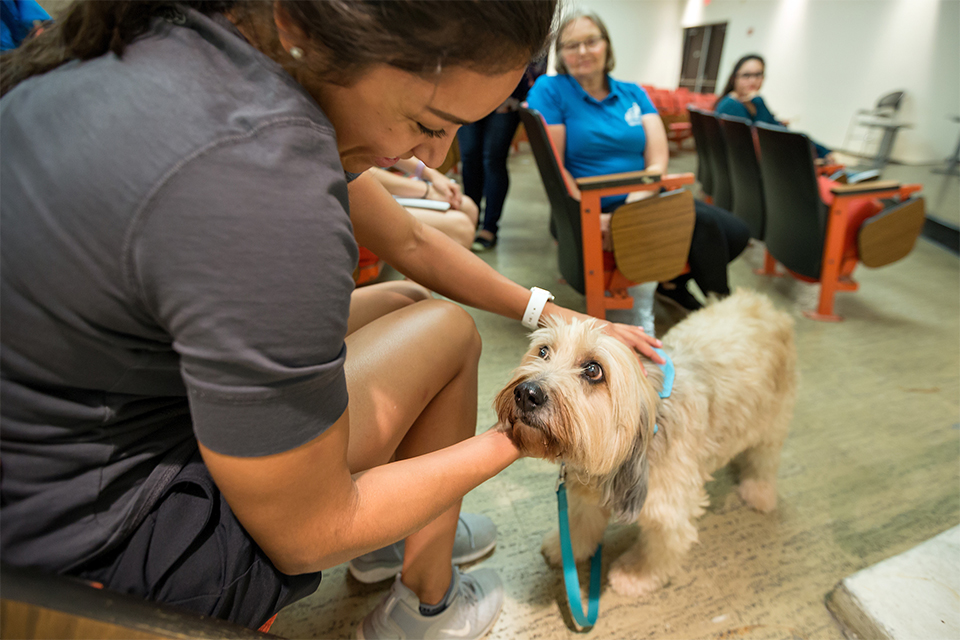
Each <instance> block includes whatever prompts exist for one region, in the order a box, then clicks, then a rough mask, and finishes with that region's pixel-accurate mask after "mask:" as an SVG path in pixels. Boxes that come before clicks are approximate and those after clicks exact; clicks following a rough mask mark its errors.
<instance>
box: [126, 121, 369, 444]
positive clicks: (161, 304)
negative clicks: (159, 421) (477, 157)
mask: <svg viewBox="0 0 960 640" xmlns="http://www.w3.org/2000/svg"><path fill="white" fill-rule="evenodd" d="M127 252H128V256H129V258H128V259H129V281H130V286H133V287H135V288H136V289H137V290H138V291H137V295H138V297H139V298H140V299H141V300H142V302H143V304H144V306H145V308H146V312H147V313H150V314H152V315H153V316H154V318H155V320H156V321H157V322H158V323H159V324H160V325H161V326H162V327H164V328H165V329H166V330H167V331H168V332H169V334H170V335H171V336H172V338H173V348H174V349H175V350H176V352H177V353H178V354H179V356H180V363H181V372H182V375H183V380H184V383H185V384H186V387H187V393H188V398H189V402H190V412H191V416H192V419H193V424H194V431H195V433H196V436H197V438H198V440H199V441H200V442H202V443H203V444H204V445H205V446H207V447H209V448H210V449H213V450H214V451H217V452H219V453H223V454H227V455H235V456H262V455H269V454H273V453H278V452H281V451H286V450H289V449H292V448H294V447H297V446H299V445H301V444H304V443H306V442H308V441H309V440H311V439H313V438H315V437H316V436H318V435H319V434H320V433H322V432H323V431H324V430H325V429H327V428H328V427H329V426H330V425H332V424H333V423H334V422H335V421H336V420H337V419H338V418H339V417H340V416H341V415H342V414H343V412H344V411H345V410H346V407H347V388H346V380H345V376H344V370H343V363H344V358H345V356H346V347H345V344H344V337H345V335H346V328H347V317H348V314H349V309H350V294H351V293H352V291H353V287H354V283H353V278H352V270H353V267H354V266H355V265H356V263H357V245H356V241H355V240H354V238H353V230H352V227H351V225H350V219H349V214H348V200H347V185H346V179H345V176H344V172H343V169H342V167H341V166H340V162H339V158H338V157H337V153H336V144H335V139H334V136H333V132H332V131H331V130H329V129H324V128H323V127H320V126H319V125H316V124H306V123H305V121H303V120H297V121H295V122H293V123H291V122H286V123H274V124H271V125H268V126H264V127H261V128H259V129H257V130H255V131H252V132H251V133H250V134H248V135H245V136H238V137H235V138H231V139H227V140H221V141H219V142H218V143H216V144H214V145H211V146H210V147H208V148H207V149H205V150H202V151H201V152H199V153H197V154H195V156H194V157H192V158H191V159H188V160H187V161H185V162H183V163H182V166H180V167H178V168H175V169H174V170H173V171H172V172H171V174H170V175H169V177H168V178H167V179H166V180H165V181H164V183H163V184H162V185H161V186H160V188H159V189H158V190H157V191H156V193H155V194H154V196H153V197H152V198H151V200H150V202H149V203H148V204H147V206H145V207H144V209H143V211H142V213H141V214H140V215H139V216H138V218H137V221H136V222H135V224H134V226H133V227H132V228H131V231H130V234H129V241H128V243H127Z"/></svg>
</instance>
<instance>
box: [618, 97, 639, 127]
mask: <svg viewBox="0 0 960 640" xmlns="http://www.w3.org/2000/svg"><path fill="white" fill-rule="evenodd" d="M623 119H624V120H626V121H627V124H628V125H630V126H631V127H635V126H637V125H639V124H643V112H642V111H640V105H638V104H637V103H636V102H634V103H633V106H632V107H630V108H629V109H627V112H626V113H625V114H623Z"/></svg>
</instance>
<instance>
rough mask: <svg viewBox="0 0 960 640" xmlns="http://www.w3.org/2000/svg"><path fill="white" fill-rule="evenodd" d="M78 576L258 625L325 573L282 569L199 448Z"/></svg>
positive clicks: (304, 593)
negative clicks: (121, 538) (116, 543)
mask: <svg viewBox="0 0 960 640" xmlns="http://www.w3.org/2000/svg"><path fill="white" fill-rule="evenodd" d="M76 575H78V576H79V577H81V578H84V579H86V580H92V581H96V582H100V583H102V584H103V585H104V586H105V587H106V588H108V589H113V590H115V591H120V592H122V593H128V594H133V595H136V596H139V597H142V598H145V599H148V600H155V601H158V602H165V603H168V604H171V605H175V606H178V607H181V608H184V609H189V610H191V611H195V612H197V613H201V614H203V615H207V616H212V617H216V618H221V619H224V620H230V621H231V622H236V623H238V624H242V625H245V626H248V627H251V628H257V627H259V626H260V625H262V624H263V623H265V622H266V621H267V620H268V619H269V618H270V617H271V616H273V615H274V614H275V613H277V612H278V611H280V609H282V608H283V607H285V606H287V605H288V604H290V603H292V602H295V601H297V600H299V599H300V598H303V597H305V596H308V595H310V594H311V593H313V592H314V591H316V589H317V587H318V586H319V585H320V572H316V573H308V574H302V575H298V576H288V575H285V574H283V573H280V572H279V571H277V569H275V568H274V566H273V564H271V562H270V560H269V559H268V558H267V556H266V555H265V554H264V553H263V551H261V550H260V547H258V546H257V544H256V543H255V542H254V541H253V539H252V538H251V537H250V535H249V534H248V533H247V532H246V531H245V530H244V528H243V527H242V526H241V525H240V523H239V522H238V521H237V519H236V518H235V517H234V515H233V512H232V511H231V510H230V507H229V506H228V505H227V502H226V500H224V498H223V496H222V495H221V494H220V491H219V490H218V489H217V487H216V485H215V484H214V482H213V479H212V478H211V477H210V474H209V473H208V472H207V468H206V466H205V465H204V464H203V460H202V459H201V458H200V454H199V452H197V453H196V454H195V455H194V456H193V457H192V458H191V459H190V461H189V462H187V464H186V466H185V467H184V468H183V469H182V470H181V471H180V473H178V474H177V476H176V477H175V478H174V479H173V481H172V482H171V483H170V486H169V487H168V488H167V490H166V492H165V493H164V494H163V497H161V499H160V501H159V502H158V503H157V504H156V505H155V506H154V507H153V509H152V511H151V512H150V514H149V515H148V516H147V517H146V519H145V520H144V522H143V523H142V524H141V525H140V526H139V527H138V528H137V529H136V530H135V531H134V532H133V533H132V534H131V535H130V536H129V537H128V538H127V540H126V542H124V543H123V544H122V545H121V546H120V547H119V548H117V549H114V550H112V551H110V552H108V553H106V554H104V555H103V556H101V557H99V558H96V559H95V560H93V561H92V562H90V563H87V564H86V565H84V566H83V567H82V568H81V569H80V570H79V571H78V572H76Z"/></svg>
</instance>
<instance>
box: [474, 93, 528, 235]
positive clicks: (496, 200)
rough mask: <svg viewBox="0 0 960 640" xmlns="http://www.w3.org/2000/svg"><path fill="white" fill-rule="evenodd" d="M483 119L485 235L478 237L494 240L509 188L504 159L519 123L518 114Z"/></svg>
mask: <svg viewBox="0 0 960 640" xmlns="http://www.w3.org/2000/svg"><path fill="white" fill-rule="evenodd" d="M484 120H486V121H487V125H486V127H487V128H486V131H485V132H484V140H483V175H484V185H483V197H484V200H485V204H484V207H483V230H484V231H486V232H487V233H485V234H482V235H483V236H484V237H488V238H492V239H496V237H497V231H498V230H499V223H500V216H501V214H502V213H503V203H504V201H505V200H506V199H507V191H508V189H509V188H510V175H509V173H508V171H507V156H508V155H509V154H510V143H511V142H513V136H514V134H515V133H516V132H517V125H519V124H520V114H519V113H518V112H516V111H510V112H508V113H491V114H490V115H489V116H487V117H486V118H484Z"/></svg>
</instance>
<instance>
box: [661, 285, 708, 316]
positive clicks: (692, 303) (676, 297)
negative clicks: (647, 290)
mask: <svg viewBox="0 0 960 640" xmlns="http://www.w3.org/2000/svg"><path fill="white" fill-rule="evenodd" d="M657 293H658V294H660V295H661V296H663V297H664V298H668V299H670V300H673V301H674V302H676V303H677V304H678V305H680V306H681V307H683V308H684V309H686V310H687V311H696V310H697V309H702V308H703V305H702V304H700V301H699V300H697V299H696V298H695V297H694V296H693V294H692V293H690V292H689V291H687V288H686V287H685V286H682V285H678V286H676V287H674V288H673V289H667V288H666V287H664V286H663V283H658V284H657Z"/></svg>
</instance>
